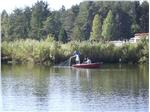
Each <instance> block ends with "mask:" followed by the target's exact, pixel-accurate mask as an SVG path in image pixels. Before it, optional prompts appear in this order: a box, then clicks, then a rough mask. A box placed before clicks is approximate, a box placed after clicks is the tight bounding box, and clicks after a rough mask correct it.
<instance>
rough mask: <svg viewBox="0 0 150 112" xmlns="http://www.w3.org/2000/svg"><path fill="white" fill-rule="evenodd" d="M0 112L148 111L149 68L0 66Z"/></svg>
mask: <svg viewBox="0 0 150 112" xmlns="http://www.w3.org/2000/svg"><path fill="white" fill-rule="evenodd" d="M0 79H1V80H0V112H3V111H10V112H12V111H22V112H27V111H31V112H35V111H36V112H47V111H55V112H56V111H65V112H66V111H68V112H70V111H80V112H88V111H91V112H108V111H114V112H117V111H121V112H122V111H123V112H148V109H149V108H148V99H149V96H148V91H149V68H148V65H131V64H124V65H121V64H103V65H102V66H101V68H100V69H76V68H70V67H48V66H40V65H31V64H27V65H9V64H2V65H1V77H0Z"/></svg>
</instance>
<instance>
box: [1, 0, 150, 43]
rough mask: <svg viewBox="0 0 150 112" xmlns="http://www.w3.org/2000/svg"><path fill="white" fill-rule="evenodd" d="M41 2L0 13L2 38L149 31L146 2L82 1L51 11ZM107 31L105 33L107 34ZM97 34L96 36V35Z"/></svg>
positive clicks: (77, 36) (61, 37)
mask: <svg viewBox="0 0 150 112" xmlns="http://www.w3.org/2000/svg"><path fill="white" fill-rule="evenodd" d="M48 7H49V6H48V4H47V3H46V2H44V1H37V3H35V4H34V5H33V6H32V7H25V8H24V9H19V8H16V9H15V10H14V11H13V12H12V13H10V14H8V13H7V12H6V11H5V10H4V11H2V13H1V24H2V27H1V30H2V41H11V40H16V39H27V38H30V39H36V40H41V39H44V38H46V37H47V36H48V35H52V36H53V37H54V39H55V40H57V41H62V42H64V43H65V42H68V41H70V40H80V41H81V40H88V39H90V37H91V38H93V39H97V38H101V39H100V40H102V39H105V40H118V39H128V38H130V37H132V36H133V35H134V34H135V33H136V32H148V30H149V24H148V23H149V4H148V2H147V1H144V2H142V4H140V3H139V1H85V2H82V3H80V4H79V5H74V6H72V7H71V8H70V9H67V10H66V9H65V7H64V6H62V8H61V9H60V10H58V11H51V10H50V9H49V8H48ZM108 32H109V33H108ZM98 35H99V37H98Z"/></svg>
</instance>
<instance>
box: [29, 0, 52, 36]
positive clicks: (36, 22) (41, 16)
mask: <svg viewBox="0 0 150 112" xmlns="http://www.w3.org/2000/svg"><path fill="white" fill-rule="evenodd" d="M48 16H49V10H48V4H47V3H46V2H43V1H38V2H37V3H36V4H35V5H34V6H33V7H32V16H31V30H32V32H31V34H30V35H31V37H32V38H35V39H41V38H43V35H42V30H41V29H42V27H43V21H45V20H46V18H47V17H48Z"/></svg>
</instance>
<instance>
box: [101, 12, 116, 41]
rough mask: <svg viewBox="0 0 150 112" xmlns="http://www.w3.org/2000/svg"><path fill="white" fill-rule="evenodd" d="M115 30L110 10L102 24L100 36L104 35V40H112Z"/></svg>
mask: <svg viewBox="0 0 150 112" xmlns="http://www.w3.org/2000/svg"><path fill="white" fill-rule="evenodd" d="M115 31H116V26H115V20H114V16H113V14H112V11H111V10H110V11H109V12H108V14H107V17H106V19H105V20H104V22H103V26H102V36H103V37H104V40H113V38H115Z"/></svg>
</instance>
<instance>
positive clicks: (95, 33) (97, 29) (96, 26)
mask: <svg viewBox="0 0 150 112" xmlns="http://www.w3.org/2000/svg"><path fill="white" fill-rule="evenodd" d="M101 33H102V22H101V17H100V16H99V14H96V15H95V17H94V20H93V25H92V32H91V37H90V39H91V40H93V39H94V40H100V39H102V36H101Z"/></svg>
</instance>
